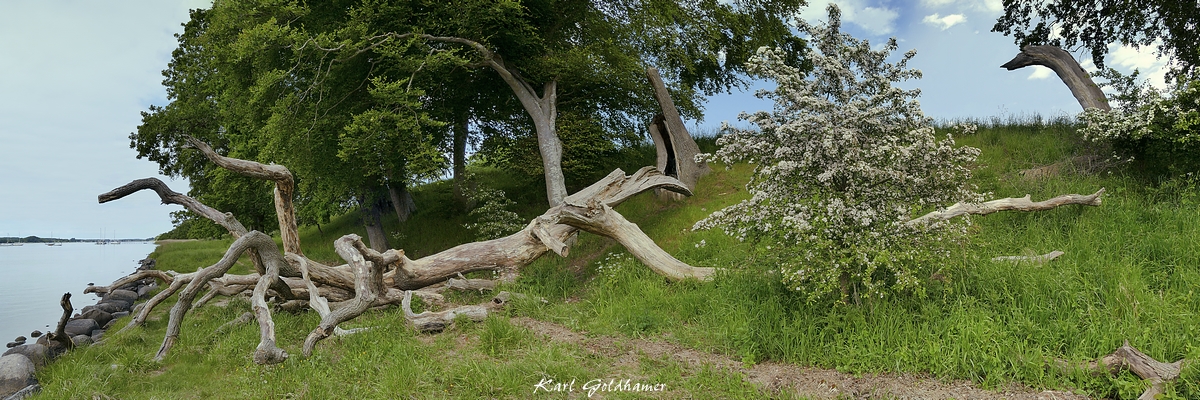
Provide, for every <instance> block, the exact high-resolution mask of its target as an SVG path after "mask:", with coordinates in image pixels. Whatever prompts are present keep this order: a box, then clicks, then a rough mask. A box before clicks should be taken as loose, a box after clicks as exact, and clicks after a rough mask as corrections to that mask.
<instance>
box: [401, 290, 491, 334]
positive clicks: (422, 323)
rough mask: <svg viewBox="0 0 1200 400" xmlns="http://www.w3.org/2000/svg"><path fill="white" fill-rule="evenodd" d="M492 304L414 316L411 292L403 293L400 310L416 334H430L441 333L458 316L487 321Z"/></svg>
mask: <svg viewBox="0 0 1200 400" xmlns="http://www.w3.org/2000/svg"><path fill="white" fill-rule="evenodd" d="M491 304H494V303H493V302H488V303H485V304H481V305H469V306H459V307H455V308H452V309H449V310H445V311H438V312H430V311H424V312H421V313H420V314H415V313H413V311H412V292H411V291H405V292H404V300H403V301H402V302H401V304H400V308H402V309H404V319H406V320H408V323H409V324H412V326H413V328H415V329H416V330H417V331H418V332H421V333H432V332H441V331H443V330H445V329H446V328H447V327H449V326H450V325H451V324H453V323H454V320H455V319H457V318H458V316H460V315H461V316H465V317H467V318H468V319H470V320H472V321H475V322H479V321H483V320H485V319H487V313H488V308H489V306H490V305H491Z"/></svg>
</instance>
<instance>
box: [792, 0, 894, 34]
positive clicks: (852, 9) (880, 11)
mask: <svg viewBox="0 0 1200 400" xmlns="http://www.w3.org/2000/svg"><path fill="white" fill-rule="evenodd" d="M829 3H833V4H836V5H837V6H838V8H839V9H841V10H842V22H849V23H852V24H855V25H858V26H859V27H861V28H863V29H864V30H866V31H867V32H869V33H871V34H873V35H887V34H890V33H892V31H894V30H895V23H896V18H897V17H899V16H900V13H898V12H896V10H895V9H892V8H888V7H886V6H883V5H872V4H870V3H872V2H870V1H868V0H832V1H827V2H811V3H809V4H808V7H806V8H805V9H804V10H803V11H801V12H800V18H801V19H803V20H805V21H808V22H809V23H815V22H817V21H825V20H826V19H827V18H828V14H827V13H826V12H825V8H826V7H827V6H828V4H829Z"/></svg>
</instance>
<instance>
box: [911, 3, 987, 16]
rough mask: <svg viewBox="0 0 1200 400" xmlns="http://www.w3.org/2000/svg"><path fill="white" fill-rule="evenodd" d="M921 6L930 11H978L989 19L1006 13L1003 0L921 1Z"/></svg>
mask: <svg viewBox="0 0 1200 400" xmlns="http://www.w3.org/2000/svg"><path fill="white" fill-rule="evenodd" d="M921 5H922V6H925V8H927V9H930V10H942V9H947V8H952V9H954V10H957V11H959V12H962V11H977V12H982V13H984V14H985V15H986V16H988V17H989V18H991V17H995V16H999V15H1000V13H1002V12H1004V3H1003V1H1002V0H983V1H979V0H968V1H962V0H921ZM950 6H953V7H950Z"/></svg>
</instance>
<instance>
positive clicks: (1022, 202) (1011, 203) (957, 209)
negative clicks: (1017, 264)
mask: <svg viewBox="0 0 1200 400" xmlns="http://www.w3.org/2000/svg"><path fill="white" fill-rule="evenodd" d="M1103 194H1104V188H1100V190H1098V191H1096V193H1092V194H1089V195H1086V196H1084V195H1079V194H1065V195H1062V196H1058V197H1055V198H1052V199H1049V200H1043V201H1039V202H1033V201H1031V200H1030V199H1029V195H1025V197H1009V198H1005V199H999V200H992V201H987V202H983V203H955V204H954V205H952V206H950V207H947V208H946V209H944V210H937V211H931V212H929V213H928V214H925V215H922V216H920V217H918V218H913V219H912V220H909V221H908V222H906V223H905V224H906V225H908V226H916V225H920V224H927V223H933V222H937V221H945V220H948V219H951V218H954V217H959V216H963V215H967V214H976V215H987V214H991V213H994V212H997V211H1011V210H1017V211H1044V210H1049V209H1052V208H1055V207H1059V206H1065V205H1069V204H1079V205H1085V206H1099V205H1100V196H1101V195H1103Z"/></svg>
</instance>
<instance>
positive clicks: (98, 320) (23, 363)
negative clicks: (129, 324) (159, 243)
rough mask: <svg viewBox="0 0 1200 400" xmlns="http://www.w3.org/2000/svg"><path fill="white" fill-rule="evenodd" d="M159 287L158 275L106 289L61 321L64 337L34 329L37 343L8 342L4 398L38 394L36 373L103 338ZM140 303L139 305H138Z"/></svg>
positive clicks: (2, 365) (0, 362) (0, 359)
mask: <svg viewBox="0 0 1200 400" xmlns="http://www.w3.org/2000/svg"><path fill="white" fill-rule="evenodd" d="M138 263H139V264H141V265H140V266H139V267H138V268H137V270H136V271H134V273H137V272H138V271H142V270H146V269H154V266H155V262H154V259H151V258H146V259H144V260H141V261H139V262H138ZM131 275H132V274H131ZM157 287H158V283H157V282H156V281H155V280H154V278H146V279H142V280H139V281H136V282H133V283H130V284H127V285H125V286H122V287H120V288H116V289H113V290H110V291H108V292H107V293H103V297H101V299H100V301H98V302H96V304H95V305H89V306H86V307H83V308H82V309H80V310H79V312H78V313H76V314H74V315H73V316H71V317H70V318H65V317H66V315H64V320H63V321H60V322H59V327H56V331H61V332H62V333H63V336H65V337H63V338H57V337H55V338H52V337H54V336H56V335H55V333H56V332H46V333H43V332H41V331H37V330H35V331H33V332H30V334H29V336H30V338H33V339H36V341H34V343H27V342H28V341H29V340H30V338H26V337H25V336H17V337H16V338H15V339H14V340H13V341H12V342H9V343H8V344H7V347H8V350H7V351H5V352H4V354H3V356H0V399H4V400H19V399H24V398H25V397H28V396H31V395H33V394H36V393H37V392H38V391H40V390H41V386H40V385H39V384H38V381H37V377H36V373H37V371H39V370H41V369H42V367H45V366H46V365H47V364H49V363H50V362H51V361H53V360H54V359H55V358H56V357H58V356H59V355H62V354H63V353H65V352H66V351H67V350H69V349H70V348H72V347H78V346H88V345H91V344H93V343H96V342H99V341H100V340H101V338H102V337H103V336H104V333H105V332H106V331H107V330H108V328H109V327H110V326H112V324H113V323H114V321H116V320H117V319H120V318H123V317H127V316H129V314H130V313H133V312H136V311H137V309H138V307H140V306H141V304H136V303H137V301H138V300H140V299H144V298H146V297H147V296H149V295H150V294H151V293H153V292H154V290H155V289H156V288H157ZM91 292H95V293H102V292H101V291H100V290H95V289H94V283H89V284H88V289H86V290H84V293H91ZM69 301H70V294H69V293H68V294H66V295H64V296H63V302H64V304H63V307H64V310H69V309H70V308H68V307H71V306H70V303H69ZM135 304H136V305H135Z"/></svg>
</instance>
